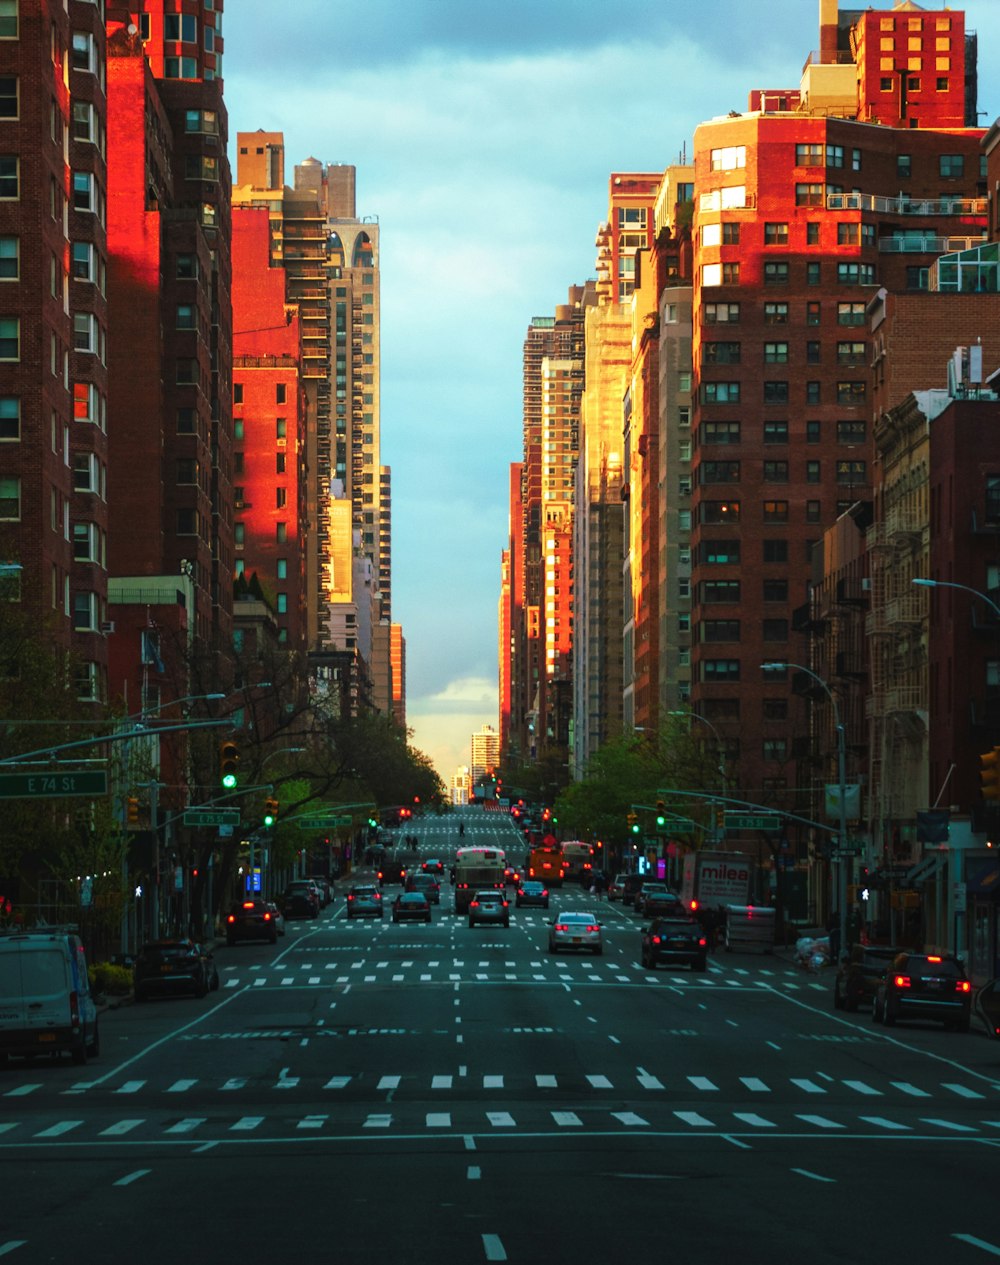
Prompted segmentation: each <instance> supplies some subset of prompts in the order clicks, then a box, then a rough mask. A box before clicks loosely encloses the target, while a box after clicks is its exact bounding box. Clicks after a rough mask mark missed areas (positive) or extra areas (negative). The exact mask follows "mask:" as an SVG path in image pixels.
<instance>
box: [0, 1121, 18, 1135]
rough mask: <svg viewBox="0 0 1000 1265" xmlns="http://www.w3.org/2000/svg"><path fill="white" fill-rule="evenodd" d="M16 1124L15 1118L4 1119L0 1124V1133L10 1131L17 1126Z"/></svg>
mask: <svg viewBox="0 0 1000 1265" xmlns="http://www.w3.org/2000/svg"><path fill="white" fill-rule="evenodd" d="M17 1125H18V1122H17V1121H16V1120H14V1121H9V1120H8V1121H5V1122H4V1123H3V1124H0V1133H10V1131H11V1129H16V1128H17Z"/></svg>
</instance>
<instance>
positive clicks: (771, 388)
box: [764, 382, 788, 404]
mask: <svg viewBox="0 0 1000 1265" xmlns="http://www.w3.org/2000/svg"><path fill="white" fill-rule="evenodd" d="M764 403H765V404H787V403H788V383H787V382H765V383H764Z"/></svg>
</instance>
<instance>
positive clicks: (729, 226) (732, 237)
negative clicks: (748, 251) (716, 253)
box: [722, 220, 740, 246]
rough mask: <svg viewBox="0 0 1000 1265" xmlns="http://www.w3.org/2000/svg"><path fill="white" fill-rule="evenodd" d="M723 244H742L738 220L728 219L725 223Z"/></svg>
mask: <svg viewBox="0 0 1000 1265" xmlns="http://www.w3.org/2000/svg"><path fill="white" fill-rule="evenodd" d="M722 244H723V246H738V245H739V244H740V225H739V221H738V220H727V221H726V223H725V224H723V226H722Z"/></svg>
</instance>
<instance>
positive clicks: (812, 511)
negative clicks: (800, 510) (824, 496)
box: [806, 501, 821, 523]
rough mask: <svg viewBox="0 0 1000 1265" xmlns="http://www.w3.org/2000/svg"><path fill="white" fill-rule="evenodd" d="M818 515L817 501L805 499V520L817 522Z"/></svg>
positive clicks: (818, 506) (818, 504)
mask: <svg viewBox="0 0 1000 1265" xmlns="http://www.w3.org/2000/svg"><path fill="white" fill-rule="evenodd" d="M820 516H821V515H820V503H819V501H806V522H807V523H818V522H819V520H820Z"/></svg>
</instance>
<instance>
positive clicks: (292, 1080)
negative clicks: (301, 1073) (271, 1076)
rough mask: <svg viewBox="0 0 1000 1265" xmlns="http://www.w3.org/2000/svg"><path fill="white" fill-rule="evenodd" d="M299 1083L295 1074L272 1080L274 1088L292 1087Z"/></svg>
mask: <svg viewBox="0 0 1000 1265" xmlns="http://www.w3.org/2000/svg"><path fill="white" fill-rule="evenodd" d="M298 1083H299V1078H298V1077H297V1076H282V1077H280V1079H278V1080H276V1081H275V1082H274V1088H275V1089H294V1088H295V1086H296V1085H297V1084H298Z"/></svg>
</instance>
